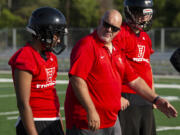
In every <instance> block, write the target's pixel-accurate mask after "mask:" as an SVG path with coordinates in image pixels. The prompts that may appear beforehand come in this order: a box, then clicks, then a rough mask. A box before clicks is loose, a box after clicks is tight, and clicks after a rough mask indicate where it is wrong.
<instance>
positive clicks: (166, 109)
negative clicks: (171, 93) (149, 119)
mask: <svg viewBox="0 0 180 135" xmlns="http://www.w3.org/2000/svg"><path fill="white" fill-rule="evenodd" d="M156 107H157V109H159V110H160V111H161V112H163V113H164V114H165V115H166V116H167V117H168V118H170V117H177V115H178V112H177V111H176V109H175V108H174V107H173V106H172V105H171V104H170V103H169V102H168V101H167V100H166V99H164V98H161V97H160V98H159V99H158V100H157V101H156Z"/></svg>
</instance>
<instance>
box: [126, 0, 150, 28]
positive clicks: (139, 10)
mask: <svg viewBox="0 0 180 135" xmlns="http://www.w3.org/2000/svg"><path fill="white" fill-rule="evenodd" d="M152 7H153V1H152V0H125V1H124V15H125V20H126V22H127V23H128V25H129V26H130V27H132V28H135V29H143V30H144V31H148V30H150V28H151V26H152V16H153V9H152Z"/></svg>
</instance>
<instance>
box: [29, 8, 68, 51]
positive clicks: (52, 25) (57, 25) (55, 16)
mask: <svg viewBox="0 0 180 135" xmlns="http://www.w3.org/2000/svg"><path fill="white" fill-rule="evenodd" d="M26 30H27V31H28V32H30V33H31V34H33V35H34V36H35V37H36V38H37V39H39V40H40V41H41V42H42V43H43V45H44V47H45V51H53V52H54V53H55V54H60V53H61V52H62V51H63V50H64V49H65V47H66V46H65V45H64V43H63V38H64V34H66V33H67V28H66V19H65V17H64V15H63V14H62V13H61V12H60V11H59V10H58V9H55V8H51V7H41V8H38V9H36V10H35V11H33V13H32V16H31V17H30V19H29V23H28V25H27V27H26ZM55 34H56V35H58V36H60V40H61V42H60V43H59V44H57V45H56V47H52V46H51V45H50V44H52V43H53V36H54V35H55Z"/></svg>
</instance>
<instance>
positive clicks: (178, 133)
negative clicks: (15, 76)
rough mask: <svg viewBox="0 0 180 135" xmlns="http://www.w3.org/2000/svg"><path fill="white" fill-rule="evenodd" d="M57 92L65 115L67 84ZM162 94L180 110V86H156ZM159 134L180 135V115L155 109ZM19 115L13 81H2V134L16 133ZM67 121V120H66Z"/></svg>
mask: <svg viewBox="0 0 180 135" xmlns="http://www.w3.org/2000/svg"><path fill="white" fill-rule="evenodd" d="M2 78H7V79H8V78H11V75H10V74H0V79H2ZM67 79H68V77H67V75H60V76H58V78H57V80H67ZM154 80H155V83H156V84H157V83H158V84H170V85H173V84H176V85H180V79H178V78H176V79H170V78H155V79H154ZM56 88H57V92H58V95H59V100H60V104H61V108H62V109H61V114H62V117H64V110H63V106H64V98H65V91H66V88H67V85H66V84H57V86H56ZM156 91H157V93H158V94H160V95H161V96H164V97H165V98H167V99H168V100H169V101H170V102H171V103H172V104H173V105H174V106H175V107H176V109H177V110H178V112H180V88H156ZM154 112H155V118H156V125H157V133H158V135H180V117H177V118H170V119H169V118H167V117H166V116H165V115H163V114H162V113H161V112H159V111H158V110H154ZM17 116H18V110H17V107H16V97H15V93H14V88H13V84H12V83H11V82H0V135H14V134H15V123H16V119H17ZM64 123H65V121H64Z"/></svg>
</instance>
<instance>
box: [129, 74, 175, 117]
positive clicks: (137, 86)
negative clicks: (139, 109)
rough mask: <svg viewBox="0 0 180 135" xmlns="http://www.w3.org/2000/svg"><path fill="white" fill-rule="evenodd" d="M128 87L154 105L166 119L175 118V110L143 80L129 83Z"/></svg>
mask: <svg viewBox="0 0 180 135" xmlns="http://www.w3.org/2000/svg"><path fill="white" fill-rule="evenodd" d="M129 86H130V87H131V88H132V89H134V90H135V91H136V92H137V93H138V94H139V95H140V96H142V97H143V98H145V99H147V100H148V101H150V102H151V103H154V104H155V105H156V106H157V108H158V109H159V110H160V111H161V112H163V113H164V114H165V115H166V116H167V117H177V114H178V113H177V111H176V109H175V108H174V107H173V106H172V105H171V104H170V103H169V102H168V101H167V100H166V99H164V98H162V97H160V96H158V95H157V94H156V93H155V91H152V90H151V88H150V87H149V86H148V85H147V84H146V83H145V81H144V80H143V79H141V78H140V77H138V78H137V79H135V80H133V81H131V82H129Z"/></svg>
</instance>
